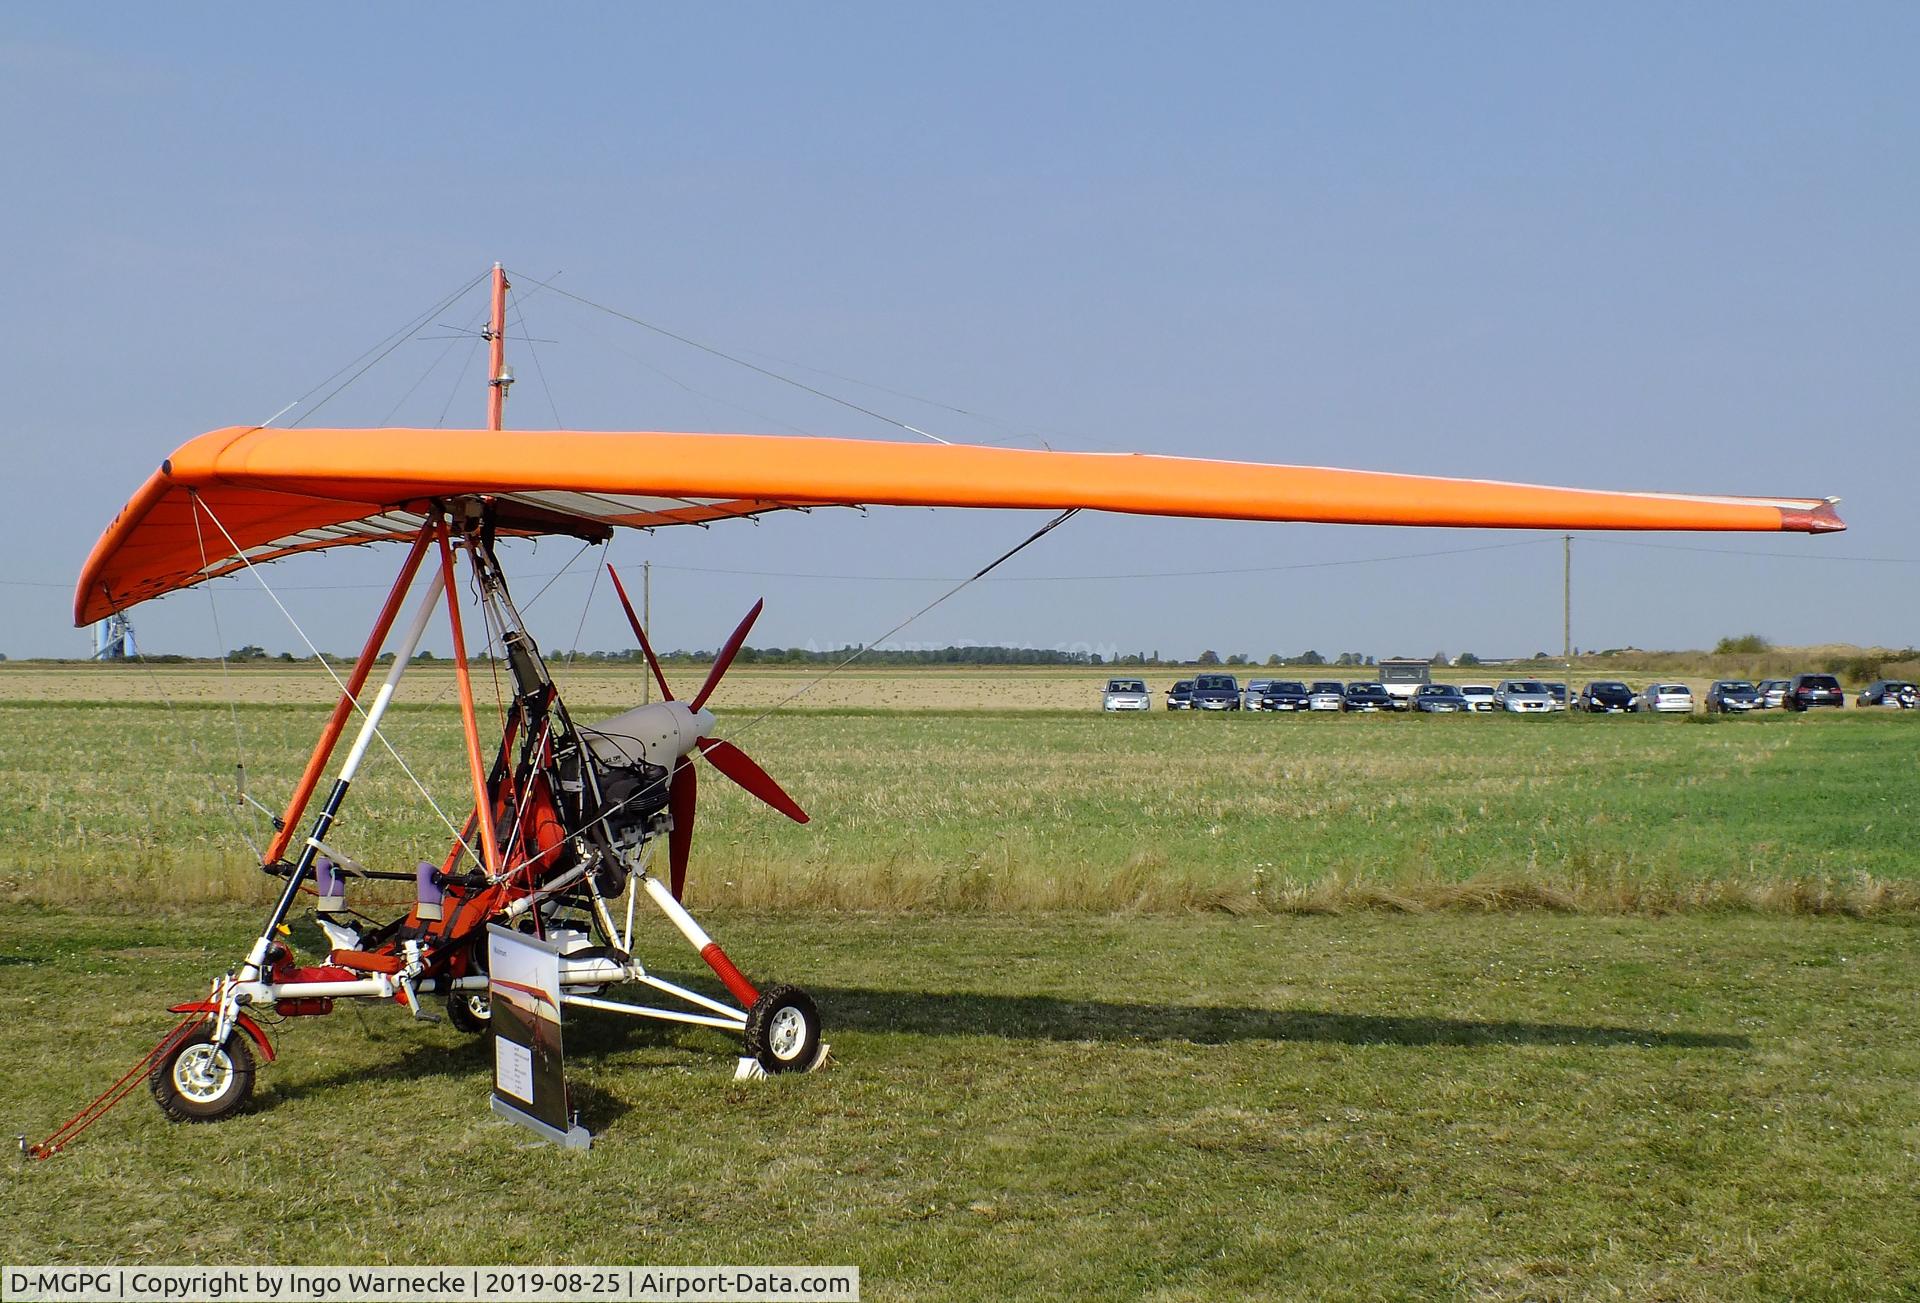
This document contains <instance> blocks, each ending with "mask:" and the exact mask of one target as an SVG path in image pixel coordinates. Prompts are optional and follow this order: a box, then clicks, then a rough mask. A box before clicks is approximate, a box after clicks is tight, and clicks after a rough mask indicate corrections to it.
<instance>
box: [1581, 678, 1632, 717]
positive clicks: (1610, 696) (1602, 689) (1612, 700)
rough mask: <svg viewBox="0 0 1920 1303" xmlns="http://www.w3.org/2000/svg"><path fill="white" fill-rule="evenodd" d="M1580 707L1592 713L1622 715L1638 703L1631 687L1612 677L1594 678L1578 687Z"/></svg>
mask: <svg viewBox="0 0 1920 1303" xmlns="http://www.w3.org/2000/svg"><path fill="white" fill-rule="evenodd" d="M1575 704H1577V705H1578V706H1579V707H1580V709H1582V710H1584V711H1587V712H1589V713H1590V714H1594V715H1622V714H1625V713H1627V712H1628V711H1630V710H1633V709H1634V708H1636V707H1637V706H1639V704H1640V698H1639V697H1638V696H1637V695H1635V693H1634V691H1633V689H1632V688H1629V687H1628V686H1627V685H1626V684H1624V683H1620V682H1618V681H1616V680H1614V679H1596V680H1595V681H1594V682H1592V683H1589V684H1588V685H1587V686H1586V687H1584V688H1582V689H1580V699H1579V701H1578V702H1577V703H1575Z"/></svg>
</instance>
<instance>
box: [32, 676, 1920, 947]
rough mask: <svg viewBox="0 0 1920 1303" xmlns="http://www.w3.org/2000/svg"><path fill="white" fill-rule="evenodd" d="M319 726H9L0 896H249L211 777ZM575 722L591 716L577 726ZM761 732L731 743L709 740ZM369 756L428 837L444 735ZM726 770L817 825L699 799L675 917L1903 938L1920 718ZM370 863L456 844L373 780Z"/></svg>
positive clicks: (1069, 750)
mask: <svg viewBox="0 0 1920 1303" xmlns="http://www.w3.org/2000/svg"><path fill="white" fill-rule="evenodd" d="M323 713H324V712H323V710H322V709H321V708H320V707H317V706H314V705H311V704H309V705H304V706H294V705H271V706H267V705H261V706H247V705H243V706H240V707H238V708H237V709H233V710H229V709H228V708H227V707H226V706H223V705H220V704H217V703H215V702H195V703H177V704H175V705H174V706H172V707H165V706H159V705H152V704H139V703H114V702H93V703H86V702H72V703H60V702H52V703H40V702H23V701H13V702H7V703H4V704H0V772H4V773H5V774H6V775H7V781H6V782H5V784H4V785H0V892H3V893H4V894H5V895H6V896H8V897H11V898H14V899H26V900H33V901H39V902H44V903H55V904H58V903H73V902H80V901H87V902H97V903H100V904H104V905H111V904H114V903H121V904H126V905H130V906H134V907H141V906H145V905H148V904H151V903H154V902H165V901H180V900H222V899H235V898H239V899H253V898H257V897H258V896H259V895H260V894H261V893H262V891H263V889H264V888H263V885H262V878H261V875H260V874H259V873H258V872H257V870H255V869H254V868H253V867H252V866H251V860H250V858H249V854H248V851H247V848H246V845H245V843H244V842H243V841H242V840H241V839H240V838H239V836H238V835H237V834H236V830H235V823H236V820H237V821H238V822H239V823H241V824H243V825H245V826H246V827H247V828H248V829H249V830H250V831H251V832H252V834H253V835H254V837H255V838H256V840H261V839H263V837H264V831H265V829H264V820H263V819H262V818H261V817H260V816H259V815H258V814H257V813H250V812H247V811H245V810H240V811H236V810H235V808H234V806H233V801H232V794H233V792H234V788H235V782H234V770H233V763H234V757H235V754H236V740H235V739H236V733H237V734H238V739H239V740H238V751H239V753H241V754H244V756H245V757H246V759H247V763H248V771H247V773H248V778H247V784H248V790H249V791H250V792H251V793H252V794H253V795H255V796H256V797H258V798H259V799H260V800H262V801H264V802H265V803H266V804H268V805H270V806H275V807H276V808H277V806H278V804H279V802H280V800H281V799H282V797H283V796H284V793H285V792H286V791H287V790H288V789H289V788H290V786H291V785H292V782H293V779H294V777H295V776H296V774H297V772H298V770H299V767H300V765H301V764H302V763H303V762H304V759H305V755H306V750H307V747H308V746H309V745H310V742H311V738H312V736H313V734H314V733H315V732H316V731H317V728H318V725H319V721H320V719H321V718H322V715H323ZM582 713H583V714H586V715H588V716H589V717H591V714H592V712H590V711H586V710H583V711H582ZM751 718H752V716H751V715H750V714H747V713H746V712H736V713H734V714H733V715H731V716H726V717H723V731H725V729H726V727H727V726H728V725H729V724H731V725H733V726H735V727H738V726H739V725H740V724H742V723H743V722H744V721H746V720H748V719H751ZM388 732H389V734H390V736H391V738H392V740H393V742H394V744H395V745H396V747H398V748H399V750H400V752H401V753H402V754H403V755H404V756H406V757H407V759H408V762H409V763H410V764H411V765H412V766H413V767H414V768H415V771H416V773H418V774H419V776H420V777H421V778H422V779H423V780H424V781H425V783H426V785H427V787H428V788H429V790H430V791H432V792H434V793H435V794H436V797H437V799H438V800H439V801H440V802H441V804H442V806H443V808H444V809H445V810H446V811H447V813H448V814H449V815H452V816H453V817H456V818H458V817H460V816H461V815H462V814H463V813H464V810H465V808H466V796H465V794H466V792H467V791H468V788H467V779H466V775H465V771H464V762H463V758H462V755H463V753H462V748H461V745H460V741H459V735H460V731H459V725H458V722H457V716H456V715H455V713H454V712H453V711H452V710H451V709H449V708H447V707H444V706H408V707H400V708H396V710H395V712H394V713H393V715H392V716H390V719H389V727H388ZM741 741H742V742H743V743H744V744H745V745H746V747H747V748H748V749H749V750H750V751H751V752H752V753H753V754H754V755H755V756H756V757H757V758H758V759H759V760H760V761H761V762H762V763H763V764H765V765H766V766H767V767H768V769H769V770H771V771H772V772H773V773H774V774H776V775H777V776H778V777H779V778H780V779H781V780H782V781H783V782H784V783H785V784H786V785H787V786H788V787H789V789H790V790H791V791H792V792H793V793H794V795H795V796H796V797H797V798H798V799H799V800H800V801H801V803H802V804H803V805H805V806H806V807H807V808H808V809H809V810H810V811H811V812H812V814H813V815H814V822H813V823H811V824H810V825H807V826H805V827H799V826H795V825H792V824H789V823H787V822H786V821H784V820H782V819H779V818H778V817H777V816H774V815H772V814H771V813H770V812H768V811H766V810H765V809H764V808H763V807H760V806H758V805H757V804H754V803H752V802H750V801H749V800H747V799H746V798H744V797H743V796H742V795H741V794H740V793H738V792H737V791H736V790H734V789H733V788H732V787H731V786H730V785H729V784H727V783H726V782H724V781H722V780H720V779H718V777H717V775H716V776H710V781H709V782H707V783H706V784H705V785H704V786H703V788H702V807H701V812H700V828H699V836H698V846H697V850H696V860H695V869H694V877H693V883H694V887H693V899H694V900H695V901H696V902H698V903H699V904H701V905H703V906H712V905H724V906H736V907H749V908H760V909H770V908H781V909H790V908H828V909H924V908H935V909H942V910H999V909H1049V910H1055V909H1076V908H1078V909H1092V910H1102V911H1105V910H1116V909H1121V910H1128V909H1146V910H1169V909H1172V910H1180V909H1193V908H1201V909H1223V910H1229V911H1235V912H1271V911H1276V910H1278V911H1299V910H1309V911H1311V910H1324V909H1338V908H1348V907H1354V906H1362V905H1365V906H1373V907H1380V908H1389V909H1422V908H1435V907H1444V906H1449V905H1451V906H1456V907H1466V908H1489V907H1508V906H1514V905H1522V906H1530V907H1546V908H1579V909H1597V910H1606V911H1619V910H1646V911H1658V910H1667V909H1675V908H1687V907H1711V908H1723V907H1757V908H1763V909H1788V910H1794V911H1810V912H1823V911H1835V910H1837V911H1851V912H1874V911H1883V910H1889V909H1894V910H1909V909H1912V908H1914V907H1915V906H1916V903H1920V868H1917V866H1916V860H1915V858H1914V856H1913V854H1912V841H1911V828H1912V826H1913V820H1914V815H1915V811H1916V795H1917V794H1920V787H1916V784H1915V781H1914V780H1915V769H1914V765H1915V757H1916V747H1917V746H1920V720H1916V719H1914V718H1912V717H1910V716H1908V715H1906V714H1904V713H1896V714H1891V715H1889V714H1880V713H1876V712H1866V711H1858V712H1856V711H1848V712H1845V713H1844V714H1842V713H1836V714H1832V715H1824V716H1813V715H1809V716H1792V717H1788V716H1779V715H1774V716H1769V717H1766V718H1758V717H1756V718H1745V719H1739V718H1736V719H1726V720H1711V721H1709V720H1707V719H1705V718H1704V717H1696V718H1695V720H1694V721H1693V722H1687V721H1682V720H1675V719H1667V718H1658V719H1656V718H1647V717H1621V716H1612V717H1591V718H1589V717H1580V716H1575V717H1571V718H1570V717H1567V716H1556V717H1551V718H1504V717H1494V718H1486V717H1474V718H1425V717H1403V716H1390V717H1341V716H1335V717H1288V716H1281V717H1275V716H1249V715H1241V716H1227V717H1219V716H1204V717H1192V716H1186V715H1168V714H1167V713H1166V712H1154V713H1152V714H1150V715H1145V716H1101V715H1099V714H1098V713H1097V712H1091V711H1077V712H1038V711H1026V712H1016V713H1007V714H992V713H983V712H966V711H934V710H920V711H911V712H901V711H875V710H866V711H855V710H840V711H813V712H794V713H787V714H779V715H775V716H773V717H771V718H769V719H767V720H766V721H765V722H764V723H762V724H760V725H758V726H757V727H753V728H751V729H750V730H749V731H748V732H746V733H744V734H742V735H741ZM336 840H337V841H338V842H339V843H340V844H342V845H343V846H344V847H345V848H346V849H348V850H349V851H350V852H351V853H353V854H354V855H355V856H356V857H357V858H360V859H362V860H363V861H366V862H369V863H378V864H387V865H390V866H395V867H408V866H411V864H412V863H413V862H414V860H416V859H417V858H420V857H422V856H426V857H437V856H438V855H439V854H440V852H441V851H442V850H443V849H444V846H445V845H446V844H447V834H446V831H445V829H444V828H443V827H442V825H441V824H440V823H439V821H438V819H437V818H436V816H435V815H434V813H433V812H432V810H431V809H430V808H428V807H426V806H425V804H424V803H423V802H422V801H421V800H420V799H419V797H418V796H417V794H416V793H415V792H414V790H413V788H412V786H411V784H410V783H409V782H408V781H407V780H406V779H405V777H404V776H403V775H402V774H401V772H400V770H399V768H398V766H397V765H395V764H394V763H393V762H392V761H391V759H390V758H388V757H386V756H384V755H381V754H379V753H378V752H376V754H375V759H374V760H373V761H372V762H370V765H369V769H368V771H367V773H366V775H365V777H364V778H363V779H362V781H361V783H360V785H359V786H358V787H356V789H355V792H354V796H353V798H352V800H351V802H350V804H349V807H348V811H347V816H346V819H345V821H344V823H343V824H342V826H341V829H340V831H339V834H338V837H337V839H336Z"/></svg>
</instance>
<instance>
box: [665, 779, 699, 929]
mask: <svg viewBox="0 0 1920 1303" xmlns="http://www.w3.org/2000/svg"><path fill="white" fill-rule="evenodd" d="M699 796H700V771H699V770H698V769H696V768H695V767H694V764H693V762H692V761H691V760H689V759H687V758H686V757H685V756H682V757H680V760H679V763H677V764H676V765H675V766H674V768H673V779H672V781H671V782H670V783H669V784H668V786H667V808H668V809H669V810H671V811H672V812H673V831H672V832H671V833H669V834H668V836H667V888H668V890H670V891H672V892H673V898H674V899H675V900H678V899H680V893H681V892H683V891H685V890H686V886H687V858H688V857H689V856H690V855H692V854H693V807H694V805H695V803H696V802H697V801H698V800H699Z"/></svg>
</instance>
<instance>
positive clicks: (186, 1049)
mask: <svg viewBox="0 0 1920 1303" xmlns="http://www.w3.org/2000/svg"><path fill="white" fill-rule="evenodd" d="M147 1085H148V1087H149V1088H150V1089H151V1090H152V1091H153V1099H154V1102H155V1103H156V1104H158V1105H159V1106H160V1111H161V1112H162V1113H165V1114H166V1115H167V1116H168V1117H169V1118H171V1119H172V1120H173V1121H175V1122H218V1121H219V1120H220V1119H221V1118H223V1117H226V1116H228V1115H229V1114H232V1113H235V1112H237V1111H239V1109H240V1108H241V1107H242V1106H243V1105H245V1104H246V1102H247V1100H248V1099H249V1098H251V1097H252V1095H253V1048H252V1047H251V1046H250V1045H248V1044H247V1036H246V1033H245V1032H242V1031H240V1030H238V1029H237V1028H236V1029H235V1030H234V1031H233V1032H231V1033H230V1034H229V1035H228V1036H227V1043H226V1044H225V1045H222V1046H217V1047H216V1046H215V1045H214V1043H213V1028H212V1027H211V1026H210V1025H202V1026H200V1027H197V1028H195V1029H194V1030H193V1032H192V1033H191V1034H189V1035H188V1036H187V1038H186V1039H185V1040H183V1041H181V1042H180V1043H179V1044H178V1045H176V1046H174V1047H173V1048H172V1049H171V1050H169V1051H168V1052H167V1055H166V1057H165V1058H163V1059H161V1060H160V1062H159V1063H157V1064H155V1065H154V1069H153V1072H152V1074H151V1075H150V1076H148V1078H147Z"/></svg>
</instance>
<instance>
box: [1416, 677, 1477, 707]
mask: <svg viewBox="0 0 1920 1303" xmlns="http://www.w3.org/2000/svg"><path fill="white" fill-rule="evenodd" d="M1413 708H1414V709H1415V710H1417V711H1419V712H1420V713H1421V714H1423V715H1455V714H1459V715H1464V714H1467V713H1468V712H1470V711H1471V710H1472V709H1473V707H1472V705H1471V704H1469V703H1468V701H1467V698H1466V695H1465V694H1464V693H1462V692H1461V691H1460V689H1458V688H1456V687H1454V686H1453V685H1452V684H1451V683H1423V684H1421V685H1420V686H1419V688H1418V689H1416V690H1415V691H1414V694H1413Z"/></svg>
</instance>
